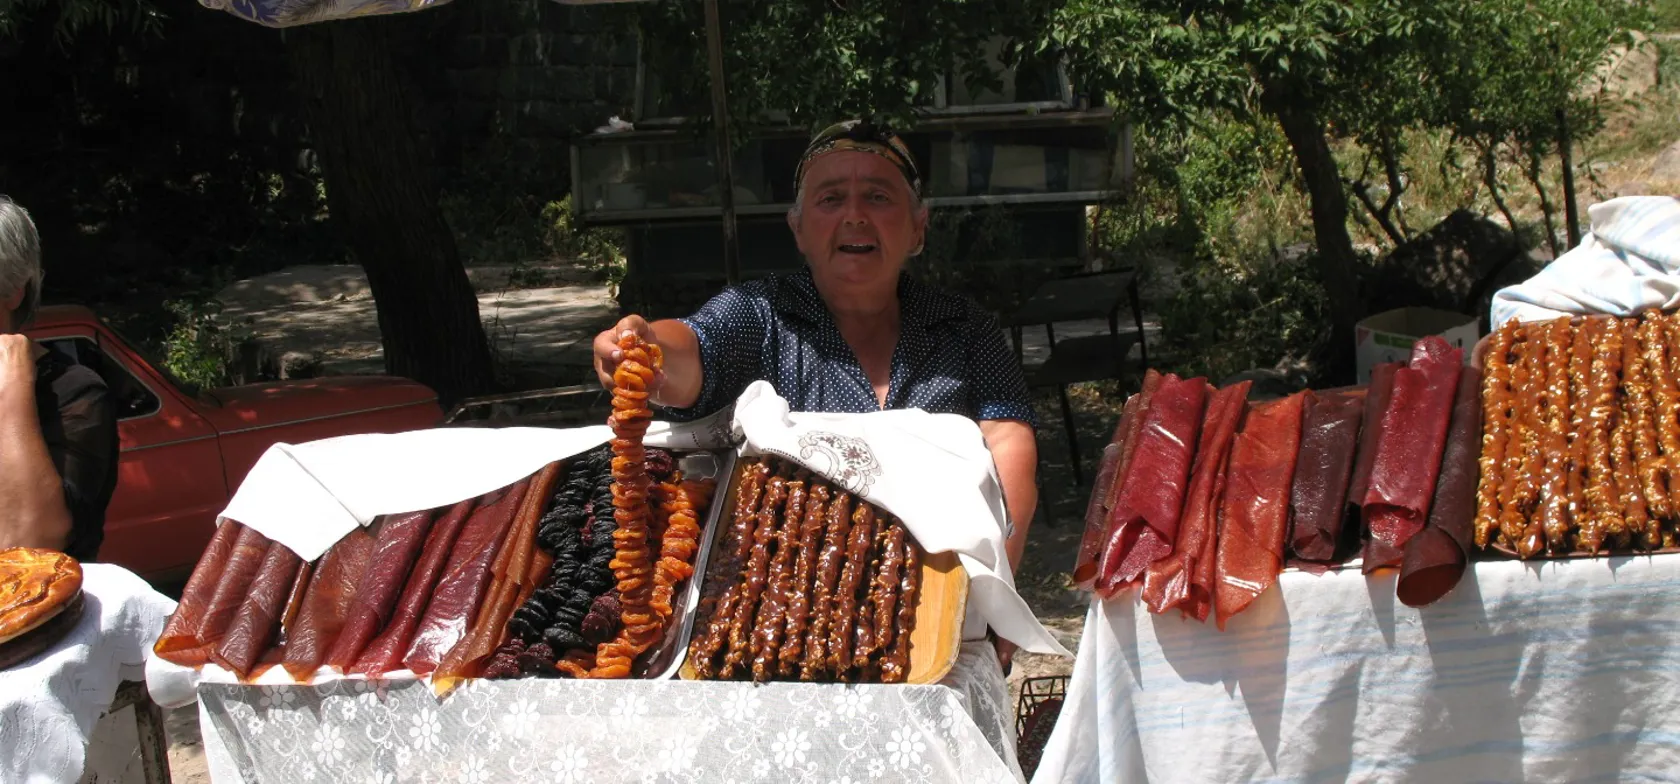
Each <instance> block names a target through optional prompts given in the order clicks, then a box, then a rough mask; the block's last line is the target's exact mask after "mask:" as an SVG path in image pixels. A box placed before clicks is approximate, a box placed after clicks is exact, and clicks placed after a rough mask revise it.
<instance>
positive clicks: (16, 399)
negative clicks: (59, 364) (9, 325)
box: [0, 334, 71, 550]
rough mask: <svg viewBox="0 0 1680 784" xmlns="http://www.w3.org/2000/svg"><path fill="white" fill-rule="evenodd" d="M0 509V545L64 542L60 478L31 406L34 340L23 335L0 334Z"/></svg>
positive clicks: (59, 546)
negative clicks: (0, 512)
mask: <svg viewBox="0 0 1680 784" xmlns="http://www.w3.org/2000/svg"><path fill="white" fill-rule="evenodd" d="M0 510H5V512H4V513H3V514H0V549H3V548H7V547H41V548H45V549H49V550H63V549H64V548H65V547H66V546H67V545H68V544H69V541H70V532H71V525H70V509H69V507H68V506H67V505H66V504H65V502H64V483H63V480H62V479H61V478H60V477H59V475H58V470H57V468H56V467H55V466H54V465H53V460H52V454H51V453H50V452H49V451H48V450H47V443H46V440H45V439H44V438H43V437H42V435H41V422H40V414H39V413H38V411H37V410H36V405H35V344H34V343H32V342H31V341H30V340H29V339H28V338H26V337H24V336H22V335H10V334H8V335H0Z"/></svg>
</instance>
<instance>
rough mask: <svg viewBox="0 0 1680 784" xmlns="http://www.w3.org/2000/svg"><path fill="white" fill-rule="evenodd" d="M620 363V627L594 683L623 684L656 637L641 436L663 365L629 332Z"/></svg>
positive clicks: (616, 415)
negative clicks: (654, 383)
mask: <svg viewBox="0 0 1680 784" xmlns="http://www.w3.org/2000/svg"><path fill="white" fill-rule="evenodd" d="M618 347H619V350H620V351H621V352H622V360H621V361H620V362H619V365H618V368H617V369H616V370H614V371H613V402H612V406H613V413H612V416H611V417H610V418H609V420H608V424H609V425H610V426H611V427H612V431H613V436H614V438H613V441H612V450H613V459H612V478H613V483H612V499H613V521H614V522H616V523H617V524H618V530H616V531H613V549H614V556H613V559H612V564H611V566H612V570H613V577H614V578H615V579H616V580H617V581H618V599H619V603H620V607H621V616H620V617H621V620H622V624H623V625H622V626H621V627H620V629H619V630H618V635H617V636H616V637H614V638H613V639H612V640H611V641H609V642H606V643H602V644H601V645H600V646H598V647H597V648H596V650H595V669H594V670H592V671H591V672H590V676H591V677H594V678H627V677H629V676H630V669H631V667H632V666H633V665H634V664H635V661H636V657H637V656H639V655H641V653H642V652H643V651H645V650H647V649H648V648H649V647H651V646H652V645H653V643H654V642H655V641H656V640H657V639H658V637H659V625H658V624H657V623H656V622H655V620H654V616H653V609H652V607H650V606H649V601H650V600H651V599H652V596H653V553H652V550H651V546H650V545H649V543H648V529H649V526H650V524H651V520H652V518H653V510H652V509H651V508H650V507H649V506H648V491H649V489H650V487H651V484H652V482H651V480H650V479H649V477H648V471H647V464H646V462H645V461H646V458H647V452H646V450H645V449H644V448H643V447H642V436H643V435H645V434H646V433H647V428H648V423H649V422H650V421H651V420H652V417H653V412H652V411H651V410H650V409H649V408H648V392H647V387H648V384H649V383H651V382H652V381H653V377H654V374H655V373H656V372H658V370H659V368H660V365H661V364H663V359H664V357H663V355H662V354H661V353H660V350H659V347H658V346H656V345H653V344H650V343H647V342H645V341H643V340H642V339H641V337H640V336H638V335H636V334H635V333H633V332H626V333H625V334H624V335H623V336H622V337H620V338H619V341H618Z"/></svg>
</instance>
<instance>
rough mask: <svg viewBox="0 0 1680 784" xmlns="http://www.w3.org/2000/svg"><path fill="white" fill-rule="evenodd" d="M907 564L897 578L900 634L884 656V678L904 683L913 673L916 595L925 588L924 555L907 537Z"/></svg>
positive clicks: (884, 679)
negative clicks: (911, 638) (923, 577)
mask: <svg viewBox="0 0 1680 784" xmlns="http://www.w3.org/2000/svg"><path fill="white" fill-rule="evenodd" d="M903 553H904V558H903V561H904V568H903V569H902V570H901V574H900V576H899V580H898V624H897V626H896V627H895V628H894V629H893V632H894V634H895V635H896V636H897V638H896V639H894V640H893V645H892V649H891V650H889V651H886V652H885V653H884V654H883V655H882V657H881V682H882V683H903V682H904V680H905V678H907V677H909V675H910V637H911V633H912V632H914V631H915V630H916V599H917V598H918V596H919V595H920V593H921V588H922V555H921V552H920V551H918V550H917V549H916V543H915V542H912V541H910V540H909V538H908V537H906V538H905V539H904V544H903Z"/></svg>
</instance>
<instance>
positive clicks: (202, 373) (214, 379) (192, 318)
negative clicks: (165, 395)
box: [163, 300, 251, 394]
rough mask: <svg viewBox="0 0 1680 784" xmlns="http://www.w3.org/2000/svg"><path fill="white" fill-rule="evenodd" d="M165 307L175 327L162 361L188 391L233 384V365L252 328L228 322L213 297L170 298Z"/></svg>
mask: <svg viewBox="0 0 1680 784" xmlns="http://www.w3.org/2000/svg"><path fill="white" fill-rule="evenodd" d="M164 309H165V310H167V311H168V312H169V313H170V314H172V315H173V316H174V317H175V326H174V328H173V329H171V330H170V332H169V336H168V337H167V338H166V339H165V340H164V354H163V364H164V367H165V368H166V369H168V371H169V373H170V374H171V375H173V376H174V377H175V378H176V380H177V381H179V382H180V383H182V384H184V385H186V386H187V393H188V394H193V393H194V390H197V389H209V388H214V387H223V386H228V385H230V384H232V383H234V378H233V366H234V364H235V362H236V358H237V357H238V355H239V348H240V346H241V345H242V344H243V343H245V341H247V340H249V339H250V337H251V331H250V329H249V328H248V327H246V326H244V325H237V324H227V323H225V322H224V321H223V319H222V318H221V311H222V309H221V306H220V305H218V304H217V303H216V302H215V301H214V300H170V301H168V302H165V303H164Z"/></svg>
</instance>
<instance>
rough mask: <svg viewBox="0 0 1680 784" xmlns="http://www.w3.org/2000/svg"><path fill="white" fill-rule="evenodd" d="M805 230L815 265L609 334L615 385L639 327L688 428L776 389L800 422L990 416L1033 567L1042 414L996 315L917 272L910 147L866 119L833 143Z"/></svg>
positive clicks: (794, 221)
mask: <svg viewBox="0 0 1680 784" xmlns="http://www.w3.org/2000/svg"><path fill="white" fill-rule="evenodd" d="M794 185H795V192H796V193H797V194H798V195H797V196H796V197H795V199H796V200H795V203H794V205H793V208H792V209H791V210H789V211H788V215H787V222H788V227H789V228H790V229H792V230H793V234H794V237H795V239H796V241H797V243H798V246H799V251H800V253H801V254H802V255H803V256H804V257H805V268H804V269H802V270H800V271H798V272H794V273H789V274H783V275H772V276H769V277H767V278H764V279H762V280H755V281H752V282H749V283H745V284H742V285H740V286H735V287H731V288H729V289H726V290H725V291H724V292H723V293H721V294H719V295H717V296H716V297H714V298H713V299H712V300H711V301H710V302H708V303H706V304H705V305H704V306H702V307H701V308H700V310H699V311H698V312H696V313H695V314H694V315H692V316H689V317H688V318H685V319H671V320H664V321H655V322H653V323H651V324H649V323H648V322H647V321H645V320H644V319H642V318H641V317H639V316H634V315H632V316H627V317H625V318H624V319H623V320H621V321H620V322H619V323H618V324H617V325H615V326H614V327H613V328H612V329H609V330H607V331H605V332H602V333H601V334H600V335H599V336H597V337H596V338H595V346H594V350H595V367H596V371H597V372H598V373H599V375H600V378H601V383H602V384H604V385H607V386H609V387H610V386H611V385H612V371H613V370H614V369H615V368H617V366H618V362H619V359H620V357H619V352H618V349H617V345H616V344H617V339H618V337H619V336H620V335H621V334H623V333H624V332H625V331H634V332H636V333H638V334H640V335H641V336H642V337H643V339H645V340H647V341H648V342H650V343H655V344H658V345H659V346H660V348H661V349H662V350H663V351H664V354H665V365H664V370H663V373H662V374H661V377H660V378H656V379H655V385H654V387H653V390H652V402H653V403H654V404H655V405H658V406H661V407H663V408H665V409H667V411H666V413H667V414H668V415H670V416H673V417H676V418H691V417H697V416H702V415H705V414H709V413H712V412H714V411H717V410H719V409H721V408H723V407H724V406H726V405H728V404H729V403H731V402H733V401H734V400H735V398H736V397H738V396H739V395H740V394H741V392H743V391H745V389H746V388H747V386H748V385H749V384H751V383H752V382H754V381H758V380H765V381H769V382H770V383H771V384H772V385H774V386H775V388H776V392H777V394H779V395H781V396H782V397H783V398H785V399H786V400H787V401H788V404H789V405H790V406H791V407H792V409H793V410H795V411H821V412H835V413H862V412H867V411H876V410H881V409H892V408H920V409H923V410H926V411H930V412H935V413H952V414H961V415H963V416H967V417H969V418H971V419H974V420H975V421H976V422H978V423H979V425H980V431H981V433H982V434H983V435H984V436H985V439H986V447H987V449H988V450H989V451H990V452H991V454H992V460H993V462H994V463H995V464H996V466H997V471H998V477H999V480H1000V481H1001V483H1002V486H1003V492H1004V499H1005V505H1006V506H1007V507H1008V510H1009V518H1010V520H1011V521H1012V529H1013V530H1011V531H1008V532H1006V539H1007V540H1008V541H1007V551H1008V555H1009V561H1010V564H1011V566H1013V565H1016V564H1019V563H1020V560H1021V553H1022V550H1023V549H1024V548H1025V546H1026V535H1027V527H1028V525H1029V524H1030V523H1031V521H1032V517H1033V512H1034V510H1035V509H1036V507H1037V504H1038V489H1037V485H1036V482H1035V478H1036V472H1037V463H1038V445H1037V442H1036V441H1035V439H1034V435H1033V428H1034V426H1035V416H1034V413H1033V409H1032V403H1031V400H1030V398H1029V397H1028V394H1027V386H1026V381H1025V379H1024V377H1023V376H1022V373H1021V366H1020V365H1019V364H1018V363H1017V362H1016V360H1015V357H1014V354H1013V352H1011V351H1010V350H1009V346H1008V344H1007V342H1006V341H1005V339H1004V337H1003V333H1002V332H1001V331H1000V330H999V328H998V324H997V321H996V319H994V318H993V317H992V316H991V315H990V314H988V313H986V312H985V311H983V310H981V309H980V308H979V307H978V306H977V305H975V304H974V303H972V302H971V301H968V300H966V299H964V298H962V297H959V296H956V295H954V294H951V293H948V292H944V291H939V290H937V289H933V288H930V287H928V286H925V285H923V284H921V283H918V282H917V281H915V280H912V279H911V278H910V277H909V276H907V275H906V274H905V273H904V264H905V262H906V261H907V260H908V259H909V258H910V257H911V256H913V255H916V254H918V253H920V252H921V250H922V242H923V239H924V237H925V235H926V231H927V221H928V211H927V207H926V206H924V205H923V204H922V203H921V193H920V189H921V175H920V174H919V172H918V170H917V168H916V162H915V161H914V160H913V159H912V158H911V155H910V151H909V149H908V148H907V147H906V146H905V145H904V143H903V142H902V140H900V139H899V138H898V137H897V136H896V135H894V134H893V133H891V132H890V131H886V130H884V129H881V128H878V127H875V126H873V125H870V124H867V123H862V122H859V121H855V120H854V121H849V122H845V123H840V124H838V125H835V126H832V127H830V128H828V129H827V130H824V131H823V132H821V133H819V134H817V136H816V137H815V138H813V139H812V140H811V143H810V146H809V147H807V149H806V151H805V154H804V157H803V158H801V160H800V164H799V167H798V169H797V172H796V174H795V183H794Z"/></svg>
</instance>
